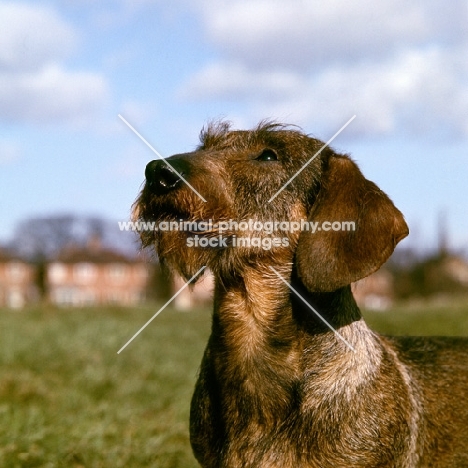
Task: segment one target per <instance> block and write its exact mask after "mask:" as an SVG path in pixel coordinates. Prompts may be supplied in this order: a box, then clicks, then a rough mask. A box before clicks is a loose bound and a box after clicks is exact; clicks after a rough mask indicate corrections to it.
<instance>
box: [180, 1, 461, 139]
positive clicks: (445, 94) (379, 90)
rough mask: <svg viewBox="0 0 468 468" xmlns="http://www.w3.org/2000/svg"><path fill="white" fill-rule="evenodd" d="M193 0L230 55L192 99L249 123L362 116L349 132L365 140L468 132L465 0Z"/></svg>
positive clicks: (316, 123) (212, 67)
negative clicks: (239, 114) (219, 104)
mask: <svg viewBox="0 0 468 468" xmlns="http://www.w3.org/2000/svg"><path fill="white" fill-rule="evenodd" d="M192 3H195V4H196V5H197V6H198V8H199V9H200V10H201V12H202V13H201V14H202V18H203V22H204V27H205V29H206V32H207V34H208V37H209V38H210V39H211V41H212V44H213V46H214V47H215V48H217V49H218V50H219V52H220V56H221V57H222V59H221V60H219V61H218V62H213V63H210V64H205V65H204V66H203V67H201V69H200V70H199V71H198V72H197V73H195V74H194V75H193V76H192V77H191V78H190V79H189V80H188V81H187V82H186V84H185V85H184V86H183V88H182V90H181V96H182V97H183V98H184V99H189V100H190V99H192V100H196V99H198V100H211V101H213V100H224V101H226V102H233V103H237V104H239V103H242V104H243V106H244V109H246V114H248V116H249V117H248V120H250V121H252V120H256V119H260V118H265V117H271V118H278V119H280V120H285V121H289V122H293V123H299V124H301V125H303V126H307V127H312V128H314V129H318V131H326V132H329V131H333V130H335V129H336V128H339V126H340V125H341V124H343V123H344V122H346V120H348V118H349V117H350V116H352V115H354V114H357V116H358V119H356V121H355V122H353V124H352V126H351V127H352V128H350V129H349V130H350V131H354V132H355V133H359V134H361V133H365V134H385V133H390V132H395V131H403V132H412V133H417V132H419V133H423V134H429V133H430V134H443V135H454V134H458V135H460V134H462V135H468V115H467V114H466V108H468V107H467V106H468V66H467V65H466V56H467V55H466V52H467V50H468V47H467V44H468V35H467V33H466V23H467V22H468V8H467V7H466V3H465V2H462V1H461V0H453V2H451V3H450V6H448V4H447V3H445V2H443V1H442V0H428V1H427V2H424V3H421V2H416V3H414V2H413V3H411V2H410V3H408V2H405V1H403V0H381V1H379V2H374V1H371V0H356V1H354V2H348V1H345V0H330V1H329V2H319V1H318V0H308V1H305V0H291V1H290V2H287V3H286V2H284V1H280V0H239V1H235V2H232V1H227V0H222V1H218V0H216V1H215V0H208V1H204V2H200V1H199V0H192ZM237 107H239V106H237ZM347 132H348V130H347Z"/></svg>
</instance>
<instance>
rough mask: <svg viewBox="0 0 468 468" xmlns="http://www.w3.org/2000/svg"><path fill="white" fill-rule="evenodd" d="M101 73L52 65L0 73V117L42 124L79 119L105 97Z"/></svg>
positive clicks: (104, 86) (105, 90)
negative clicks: (26, 70) (18, 72)
mask: <svg viewBox="0 0 468 468" xmlns="http://www.w3.org/2000/svg"><path fill="white" fill-rule="evenodd" d="M107 92H108V90H107V84H106V82H105V80H104V78H103V77H102V76H100V75H99V74H95V73H90V72H70V71H66V70H64V69H63V68H62V67H60V66H58V65H54V64H49V65H46V66H44V67H43V68H42V69H40V70H37V71H34V72H28V73H20V74H8V73H7V74H0V119H2V120H9V121H24V120H25V121H32V122H38V123H41V122H42V123H45V122H50V121H60V120H62V119H66V120H69V121H71V122H78V121H80V120H81V119H83V117H85V116H87V115H89V114H91V113H93V112H94V111H96V110H98V109H99V108H100V107H101V105H102V104H103V101H104V100H105V98H106V96H107Z"/></svg>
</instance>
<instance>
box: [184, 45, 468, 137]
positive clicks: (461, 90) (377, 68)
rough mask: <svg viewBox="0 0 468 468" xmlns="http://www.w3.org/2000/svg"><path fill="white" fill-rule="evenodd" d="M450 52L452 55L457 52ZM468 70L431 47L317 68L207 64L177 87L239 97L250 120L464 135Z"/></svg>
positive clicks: (192, 93) (198, 94) (194, 93)
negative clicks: (268, 69) (279, 69)
mask: <svg viewBox="0 0 468 468" xmlns="http://www.w3.org/2000/svg"><path fill="white" fill-rule="evenodd" d="M455 57H456V55H455ZM467 78H468V76H467V74H466V71H465V72H463V69H462V68H460V67H459V64H458V63H457V60H456V59H455V58H454V57H452V56H447V55H446V53H445V51H442V50H440V49H437V48H433V49H429V50H424V51H420V50H409V51H405V52H402V53H401V54H400V55H399V56H398V57H397V58H395V59H393V60H390V59H389V60H387V61H386V62H383V63H382V62H378V63H358V64H356V65H354V66H353V65H346V64H344V65H341V66H332V67H327V68H325V69H324V70H322V71H320V72H318V73H316V74H304V73H299V72H293V71H291V72H288V73H287V72H282V73H279V72H277V73H275V72H273V73H269V72H266V71H254V70H251V69H248V68H247V67H245V66H242V65H232V64H230V63H225V64H219V63H218V64H213V65H209V66H207V67H206V68H205V69H203V70H201V71H200V72H199V74H197V75H195V76H194V77H193V78H192V80H191V81H190V82H189V83H187V85H186V87H185V88H184V89H183V92H182V95H183V96H185V97H187V98H188V97H190V98H192V99H225V100H232V101H239V100H242V99H243V100H244V102H245V103H246V104H247V106H248V108H249V112H250V113H251V114H252V118H253V119H260V118H264V117H273V118H278V119H283V120H288V121H290V122H294V123H297V122H298V123H301V124H302V125H304V124H307V125H313V127H314V128H316V129H319V130H322V131H331V130H333V129H335V128H339V126H340V125H341V124H342V123H344V122H345V121H346V120H347V119H348V118H350V117H351V116H352V115H354V114H356V115H357V116H358V119H356V121H355V122H354V123H353V124H352V127H351V128H350V130H351V131H354V132H355V133H371V134H385V133H390V132H394V131H398V130H403V131H412V132H429V131H430V132H434V133H437V132H441V133H458V134H460V133H464V134H468V116H467V114H466V109H467V108H468V79H467Z"/></svg>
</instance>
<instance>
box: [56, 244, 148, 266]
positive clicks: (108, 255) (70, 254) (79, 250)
mask: <svg viewBox="0 0 468 468" xmlns="http://www.w3.org/2000/svg"><path fill="white" fill-rule="evenodd" d="M53 261H55V262H61V263H142V260H140V259H138V258H131V257H129V256H127V255H124V254H123V253H121V252H118V251H116V250H112V249H107V248H103V247H96V246H87V247H79V246H69V247H66V248H64V249H62V251H61V252H60V253H59V254H58V255H57V256H56V257H55V258H54V260H53Z"/></svg>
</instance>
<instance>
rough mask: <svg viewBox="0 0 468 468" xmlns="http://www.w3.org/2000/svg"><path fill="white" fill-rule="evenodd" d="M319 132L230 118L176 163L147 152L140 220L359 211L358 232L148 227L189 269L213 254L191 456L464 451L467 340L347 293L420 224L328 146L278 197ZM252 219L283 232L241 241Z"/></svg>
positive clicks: (269, 464) (270, 465) (401, 456)
mask: <svg viewBox="0 0 468 468" xmlns="http://www.w3.org/2000/svg"><path fill="white" fill-rule="evenodd" d="M322 146H323V143H322V142H320V141H318V140H316V139H313V138H310V137H308V136H306V135H304V134H303V133H301V132H300V131H298V130H297V129H294V128H288V127H284V126H282V125H276V124H271V123H262V124H260V125H259V126H258V128H256V129H255V130H253V131H231V129H230V127H229V125H228V124H226V123H219V124H214V125H211V126H209V127H208V128H207V129H206V130H204V131H203V132H202V135H201V145H200V146H199V147H198V148H197V149H196V151H194V152H193V153H189V154H181V155H175V156H173V157H171V158H169V159H168V161H169V162H170V164H171V165H172V168H170V167H168V166H166V164H165V163H164V162H162V161H153V162H151V163H149V164H148V166H147V169H146V179H147V181H146V184H145V187H144V189H143V191H142V193H141V194H140V197H139V199H138V200H137V202H136V203H135V206H134V218H135V219H138V220H145V221H171V220H172V221H178V220H180V219H184V220H191V221H201V220H208V219H212V220H215V221H222V220H231V219H232V220H237V221H242V220H249V219H253V220H258V221H271V220H288V221H299V220H301V219H308V220H313V221H318V222H320V223H321V222H324V221H330V222H333V221H355V223H356V230H355V231H354V232H334V231H324V230H322V231H317V232H316V233H315V234H312V233H311V232H306V231H303V232H286V233H284V232H282V233H281V236H283V237H286V238H287V242H286V244H287V245H282V246H279V247H274V248H272V249H269V250H265V249H263V248H261V247H234V246H232V245H228V247H222V248H201V247H199V248H195V247H188V246H187V238H188V237H190V236H194V235H195V234H199V235H202V236H204V237H216V236H218V235H219V232H217V229H216V226H215V227H214V228H213V229H212V230H211V231H209V232H203V233H194V232H182V231H176V232H174V231H172V232H166V231H159V232H143V233H142V241H143V244H144V245H145V246H149V245H154V246H155V247H156V250H157V253H158V255H159V258H160V259H161V261H164V262H165V263H166V264H168V265H170V266H171V267H172V268H174V269H175V270H177V271H178V272H179V273H180V274H182V275H183V276H184V277H185V278H187V279H188V278H190V277H191V276H192V275H194V274H195V273H196V272H197V271H198V269H199V268H200V267H201V266H203V265H207V266H208V267H209V269H211V271H212V272H213V274H214V277H215V284H216V286H215V299H214V312H213V324H212V333H211V336H210V339H209V341H208V346H207V348H206V351H205V354H204V357H203V361H202V364H201V368H200V374H199V378H198V382H197V385H196V388H195V393H194V396H193V400H192V406H191V418H190V435H191V443H192V447H193V451H194V453H195V456H196V458H197V460H198V461H199V463H200V465H201V466H203V467H206V468H215V467H216V468H217V467H226V468H227V467H233V468H248V467H251V468H289V467H290V468H306V467H320V468H328V467H329V468H339V467H346V468H349V467H353V468H357V467H366V468H371V467H394V468H409V467H457V468H458V467H464V466H468V367H467V363H468V341H467V340H465V339H456V338H453V339H449V338H401V337H400V338H396V337H395V338H388V337H383V336H380V335H378V334H376V333H374V332H373V331H371V330H370V329H369V328H368V327H367V325H366V324H365V322H364V321H363V319H362V317H361V313H360V311H359V309H358V307H357V305H356V303H355V301H354V298H353V295H352V293H351V289H350V284H351V283H352V282H354V281H356V280H358V279H360V278H363V277H365V276H368V275H369V274H371V273H372V272H374V271H375V270H377V269H378V268H379V267H380V266H381V265H382V264H383V263H384V262H385V261H386V260H387V258H388V257H389V256H390V255H391V253H392V252H393V250H394V247H395V246H396V244H397V243H398V242H399V241H400V240H401V239H403V238H404V237H405V236H406V235H407V234H408V228H407V226H406V223H405V221H404V219H403V216H402V214H401V213H400V212H399V211H398V210H397V209H396V208H395V206H394V205H393V203H392V202H391V201H390V199H389V198H388V197H387V196H386V195H385V194H384V193H383V192H382V191H381V190H379V188H378V187H377V186H376V185H375V184H373V183H372V182H370V181H368V180H366V179H365V178H364V177H363V175H362V174H361V172H360V171H359V169H358V167H357V166H356V164H355V163H354V162H353V161H352V160H351V159H350V158H349V157H348V156H346V155H340V154H337V153H335V152H334V151H332V150H331V149H330V148H325V149H324V150H323V151H321V152H320V154H319V155H318V156H317V157H315V158H314V159H313V160H312V162H310V163H309V164H308V165H307V166H306V167H305V168H304V169H303V170H302V171H301V172H300V173H299V174H298V175H297V177H296V178H294V179H293V180H292V181H291V183H290V184H289V185H288V186H287V187H286V188H285V189H284V190H283V191H282V192H281V193H280V194H279V195H278V196H277V197H276V198H275V199H274V200H273V201H272V202H271V203H270V202H269V200H270V198H271V197H272V196H273V195H274V194H275V193H276V192H277V191H278V190H279V188H280V187H282V186H283V184H285V183H286V181H288V179H290V178H291V177H292V175H294V174H295V173H297V171H299V169H300V168H301V167H303V165H304V164H305V163H306V162H308V161H310V160H311V158H312V157H313V156H314V155H315V154H316V153H317V152H318V151H319V150H320V149H321V148H322ZM174 170H175V171H177V172H178V173H179V174H180V175H182V176H183V178H184V179H185V180H186V181H188V182H189V183H190V184H191V185H192V187H193V188H195V189H196V190H197V191H198V192H199V193H200V194H201V195H202V196H203V197H204V198H205V199H206V203H204V202H203V201H202V200H201V199H200V198H199V197H198V195H196V194H195V193H194V192H193V191H192V189H191V188H190V187H188V186H187V185H186V184H185V183H184V181H183V180H180V177H179V175H178V174H176V173H175V172H174ZM240 235H242V236H244V237H245V236H248V235H251V236H253V237H258V236H260V237H262V238H268V237H272V236H278V233H274V234H268V233H265V232H247V233H246V232H245V231H244V232H238V231H237V232H226V233H223V236H224V237H227V238H228V239H229V241H230V242H231V243H232V242H233V239H234V236H240ZM271 267H273V268H274V269H275V270H276V271H273V270H272V269H271ZM277 273H279V274H280V275H281V276H282V278H284V279H285V280H286V281H287V282H288V283H290V284H291V286H292V287H293V288H294V289H295V291H296V292H297V293H298V294H299V295H300V296H302V298H304V299H305V300H306V301H307V302H308V303H309V304H310V305H312V306H313V307H314V308H315V309H316V310H317V311H318V312H319V313H320V314H321V315H322V317H323V318H324V319H326V320H327V321H328V323H329V324H330V325H332V326H333V327H334V328H335V329H336V330H337V331H338V333H339V334H340V335H341V337H342V338H343V339H345V340H346V341H347V342H348V343H349V344H350V345H351V346H352V348H353V349H351V348H350V347H348V345H347V344H346V343H345V342H344V341H342V340H341V339H340V337H338V336H337V335H336V334H335V333H334V332H333V331H331V330H330V329H329V328H328V327H327V326H326V325H325V324H324V323H323V322H322V321H321V320H320V319H319V318H318V317H317V316H316V315H315V314H314V313H313V312H312V311H311V310H310V309H309V308H308V307H307V306H306V305H305V304H304V302H303V301H302V299H301V298H300V297H299V296H298V295H297V294H296V293H295V292H292V291H291V290H290V289H289V288H288V286H287V284H285V283H284V282H283V281H282V280H281V278H279V276H278V275H277Z"/></svg>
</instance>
